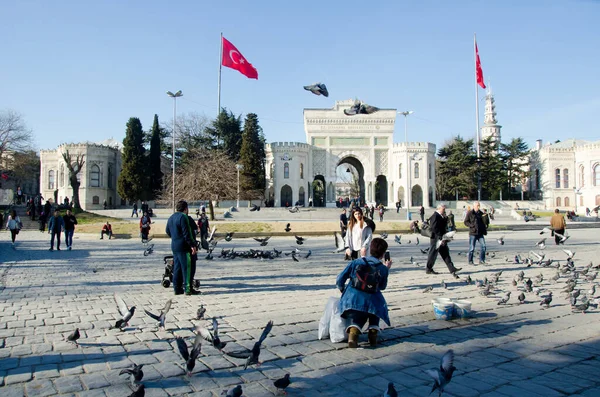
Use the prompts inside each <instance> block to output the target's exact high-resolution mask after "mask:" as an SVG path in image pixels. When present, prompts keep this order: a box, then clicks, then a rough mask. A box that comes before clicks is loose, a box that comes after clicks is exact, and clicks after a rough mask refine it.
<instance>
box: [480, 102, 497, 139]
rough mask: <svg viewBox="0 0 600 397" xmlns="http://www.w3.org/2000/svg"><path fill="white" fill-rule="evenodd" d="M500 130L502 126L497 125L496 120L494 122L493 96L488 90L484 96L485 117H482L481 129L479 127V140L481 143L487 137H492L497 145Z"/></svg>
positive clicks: (494, 106) (494, 107)
mask: <svg viewBox="0 0 600 397" xmlns="http://www.w3.org/2000/svg"><path fill="white" fill-rule="evenodd" d="M501 128H502V126H501V125H498V120H496V105H495V101H494V95H493V94H492V91H491V90H490V91H488V93H487V95H486V96H485V115H484V116H483V127H481V140H482V141H483V140H484V139H486V138H487V137H492V138H493V139H495V140H496V141H497V142H498V143H500V142H501V136H500V129H501Z"/></svg>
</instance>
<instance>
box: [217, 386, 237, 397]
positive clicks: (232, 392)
mask: <svg viewBox="0 0 600 397" xmlns="http://www.w3.org/2000/svg"><path fill="white" fill-rule="evenodd" d="M221 395H225V397H242V385H237V386H235V387H232V388H231V389H229V390H227V389H225V390H223V392H222V393H221Z"/></svg>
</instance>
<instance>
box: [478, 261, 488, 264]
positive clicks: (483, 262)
mask: <svg viewBox="0 0 600 397" xmlns="http://www.w3.org/2000/svg"><path fill="white" fill-rule="evenodd" d="M479 264H480V265H487V263H486V262H485V261H479Z"/></svg>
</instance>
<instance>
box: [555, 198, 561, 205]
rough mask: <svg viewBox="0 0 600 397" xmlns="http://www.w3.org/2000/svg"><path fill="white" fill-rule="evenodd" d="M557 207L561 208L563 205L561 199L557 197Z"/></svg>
mask: <svg viewBox="0 0 600 397" xmlns="http://www.w3.org/2000/svg"><path fill="white" fill-rule="evenodd" d="M556 206H557V207H560V206H561V204H560V197H557V198H556Z"/></svg>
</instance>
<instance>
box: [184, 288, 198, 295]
mask: <svg viewBox="0 0 600 397" xmlns="http://www.w3.org/2000/svg"><path fill="white" fill-rule="evenodd" d="M185 294H186V295H200V294H202V292H200V291H197V290H195V289H191V290H189V291H187V292H186V293H185Z"/></svg>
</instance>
